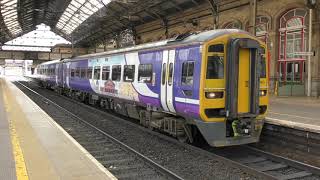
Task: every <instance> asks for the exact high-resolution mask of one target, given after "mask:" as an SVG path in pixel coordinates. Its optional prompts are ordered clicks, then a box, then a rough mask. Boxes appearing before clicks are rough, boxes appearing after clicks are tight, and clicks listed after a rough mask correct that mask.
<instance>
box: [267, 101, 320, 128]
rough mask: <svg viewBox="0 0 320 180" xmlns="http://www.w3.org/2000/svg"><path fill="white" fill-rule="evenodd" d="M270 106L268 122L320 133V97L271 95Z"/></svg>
mask: <svg viewBox="0 0 320 180" xmlns="http://www.w3.org/2000/svg"><path fill="white" fill-rule="evenodd" d="M269 107H270V108H269V111H268V115H267V118H266V122H267V123H270V124H276V125H280V126H286V127H290V128H294V129H299V130H303V131H310V132H314V133H320V99H317V98H307V97H276V96H271V97H270V105H269Z"/></svg>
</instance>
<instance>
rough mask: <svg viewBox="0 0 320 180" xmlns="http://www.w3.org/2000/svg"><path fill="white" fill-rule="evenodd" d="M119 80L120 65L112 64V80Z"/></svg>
mask: <svg viewBox="0 0 320 180" xmlns="http://www.w3.org/2000/svg"><path fill="white" fill-rule="evenodd" d="M120 80H121V65H115V66H112V81H120Z"/></svg>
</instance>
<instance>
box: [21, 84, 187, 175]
mask: <svg viewBox="0 0 320 180" xmlns="http://www.w3.org/2000/svg"><path fill="white" fill-rule="evenodd" d="M16 82H17V83H19V84H20V85H21V86H23V87H24V88H26V89H27V90H29V91H31V92H32V93H34V94H36V95H37V96H39V97H41V98H42V99H45V100H46V101H48V102H50V103H51V104H53V105H55V106H56V107H58V108H59V109H61V110H63V111H65V112H66V113H68V114H70V115H71V116H73V117H74V118H76V119H78V120H79V121H81V122H83V123H85V124H86V125H88V126H89V127H91V128H93V129H95V130H96V131H98V132H100V133H101V134H103V135H105V136H106V137H108V138H109V139H111V140H112V141H113V142H115V143H117V144H118V145H120V146H122V147H124V148H125V149H127V150H128V151H130V152H132V153H134V154H136V155H137V156H138V157H139V158H141V159H143V160H144V161H145V162H146V163H147V164H149V165H150V166H152V167H154V168H156V169H157V170H160V172H161V173H162V174H164V175H165V176H168V177H169V178H171V179H176V180H183V178H182V177H180V176H178V175H177V174H175V173H174V172H172V171H170V170H169V169H166V168H165V167H163V166H161V165H160V164H158V163H156V162H154V161H153V160H151V159H150V158H148V157H146V156H144V155H143V154H141V153H139V152H138V151H136V150H134V149H133V148H131V147H129V146H128V145H126V144H124V143H123V142H121V141H119V140H118V139H116V138H114V137H113V136H111V135H110V134H107V133H106V132H104V131H103V130H101V129H99V128H97V127H95V126H94V125H92V124H90V123H88V122H87V121H85V120H83V119H82V118H80V117H79V116H77V115H75V114H73V113H72V112H70V111H68V110H66V109H65V108H63V107H61V106H60V105H58V104H57V103H55V102H53V101H51V100H50V99H48V98H46V97H44V96H43V95H41V94H39V93H38V92H36V91H34V90H32V89H31V88H29V87H27V86H26V85H24V84H22V83H20V82H18V81H16Z"/></svg>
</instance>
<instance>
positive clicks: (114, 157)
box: [17, 82, 183, 180]
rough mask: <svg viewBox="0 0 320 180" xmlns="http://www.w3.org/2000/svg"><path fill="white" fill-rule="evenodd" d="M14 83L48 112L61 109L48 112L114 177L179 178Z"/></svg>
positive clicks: (70, 113)
mask: <svg viewBox="0 0 320 180" xmlns="http://www.w3.org/2000/svg"><path fill="white" fill-rule="evenodd" d="M17 83H19V84H20V85H21V86H23V87H24V88H26V89H27V90H29V91H31V92H32V93H34V95H35V96H38V98H40V99H41V101H42V102H43V103H45V104H50V109H51V111H56V112H59V111H63V112H64V116H61V114H60V113H58V114H57V113H52V114H50V115H51V117H52V118H53V119H54V120H55V121H56V122H57V123H58V124H59V125H60V126H62V127H63V128H64V129H65V130H66V131H67V132H68V133H69V134H70V135H71V136H72V137H73V138H74V139H75V140H77V142H79V143H80V144H81V145H82V146H83V147H84V148H85V149H86V150H87V151H89V152H90V153H91V154H92V155H93V156H94V157H95V158H96V159H97V160H98V161H99V162H100V163H101V164H102V165H103V166H104V167H106V168H107V169H108V170H109V171H110V172H111V173H112V174H113V175H114V176H115V177H117V178H118V179H139V180H141V179H159V180H160V179H175V180H182V179H183V178H181V177H179V176H178V175H176V174H175V173H173V172H171V171H170V170H168V169H166V168H165V167H163V166H161V165H159V164H158V163H156V162H154V161H152V160H151V159H149V158H148V157H146V156H144V155H143V154H141V153H139V152H137V151H135V150H134V149H133V148H131V147H129V146H128V145H126V144H124V143H122V142H121V141H119V140H118V139H116V138H115V137H113V136H111V135H109V134H107V133H105V132H104V131H102V130H101V129H99V128H97V127H95V126H93V125H92V124H90V123H88V122H87V121H85V120H83V119H82V118H81V117H79V116H77V115H75V114H73V113H72V112H70V111H68V110H66V109H65V108H63V107H61V106H59V105H58V104H56V103H55V102H53V101H51V100H50V99H48V98H46V97H44V96H42V95H41V94H39V93H37V92H36V91H34V90H32V89H31V88H29V87H27V86H26V85H24V84H22V83H20V82H17ZM54 114H57V115H54Z"/></svg>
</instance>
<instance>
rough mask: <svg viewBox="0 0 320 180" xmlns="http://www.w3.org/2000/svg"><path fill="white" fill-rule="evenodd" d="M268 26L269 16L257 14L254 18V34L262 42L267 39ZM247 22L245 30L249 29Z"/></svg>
mask: <svg viewBox="0 0 320 180" xmlns="http://www.w3.org/2000/svg"><path fill="white" fill-rule="evenodd" d="M269 26H270V18H269V17H268V16H258V17H257V18H256V36H257V37H258V38H259V39H260V40H261V41H263V42H265V43H267V41H268V30H269ZM249 30H250V27H249V22H247V23H246V31H249Z"/></svg>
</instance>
